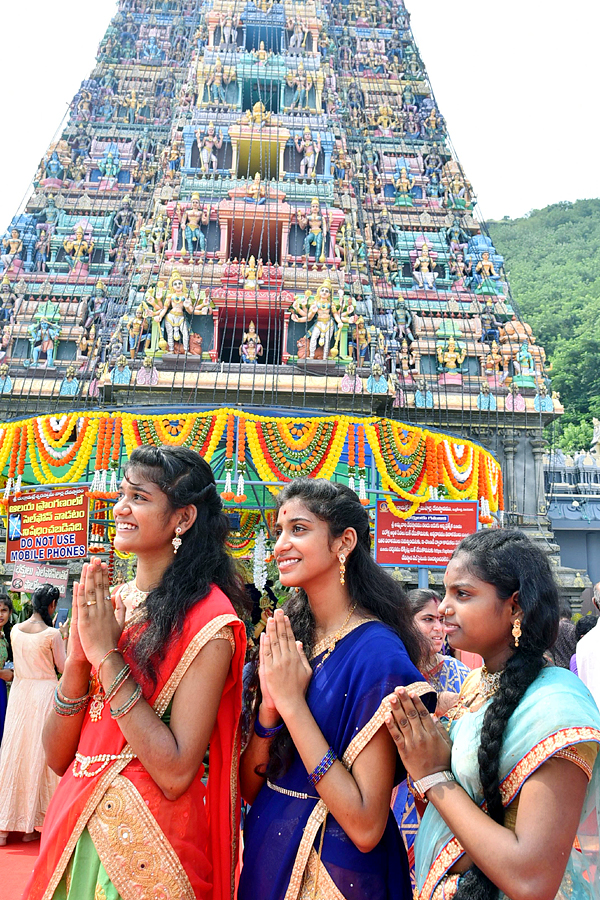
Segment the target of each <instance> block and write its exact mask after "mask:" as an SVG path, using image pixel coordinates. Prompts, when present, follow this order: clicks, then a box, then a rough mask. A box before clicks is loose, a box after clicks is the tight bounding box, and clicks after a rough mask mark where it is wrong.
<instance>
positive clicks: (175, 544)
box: [171, 525, 182, 554]
mask: <svg viewBox="0 0 600 900" xmlns="http://www.w3.org/2000/svg"><path fill="white" fill-rule="evenodd" d="M180 534H181V528H180V527H179V525H178V526H177V528H176V529H175V537H174V538H173V540H172V541H171V543H172V544H173V553H174V554H177V551H178V550H179V548H180V547H181V544H182V540H181V538H180V537H179V535H180Z"/></svg>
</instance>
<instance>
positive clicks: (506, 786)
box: [500, 726, 600, 806]
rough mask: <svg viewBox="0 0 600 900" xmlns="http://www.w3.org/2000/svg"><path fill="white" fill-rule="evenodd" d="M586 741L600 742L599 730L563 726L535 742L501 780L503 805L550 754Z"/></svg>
mask: <svg viewBox="0 0 600 900" xmlns="http://www.w3.org/2000/svg"><path fill="white" fill-rule="evenodd" d="M586 741H596V742H597V743H600V730H598V729H597V728H590V727H587V726H586V727H575V728H563V729H561V731H557V732H555V733H554V734H551V735H549V737H547V738H544V740H543V741H540V742H539V744H536V745H535V747H533V748H532V749H531V750H530V751H529V753H527V754H526V755H525V756H524V757H523V759H522V760H520V761H519V762H518V763H517V765H516V766H515V767H514V769H513V770H512V771H511V772H509V773H508V775H507V776H506V778H505V779H504V780H503V781H502V784H501V785H500V793H501V794H502V803H503V805H504V806H509V804H510V803H512V801H513V800H514V798H515V797H516V795H517V794H518V793H519V791H520V790H521V788H522V787H523V783H524V782H525V781H526V780H527V779H528V778H529V776H530V775H532V774H533V773H534V772H535V770H536V769H539V767H540V766H541V765H542V764H543V763H545V762H547V760H549V759H550V757H551V756H554V754H555V753H557V752H558V751H559V750H564V748H565V747H570V746H572V745H573V744H581V743H585V742H586Z"/></svg>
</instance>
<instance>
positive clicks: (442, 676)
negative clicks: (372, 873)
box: [392, 655, 471, 888]
mask: <svg viewBox="0 0 600 900" xmlns="http://www.w3.org/2000/svg"><path fill="white" fill-rule="evenodd" d="M470 673H471V670H470V669H469V668H468V666H465V664H464V663H462V662H460V660H458V659H454V658H453V657H452V656H441V655H440V658H439V663H438V665H437V666H435V668H434V669H433V670H432V671H430V672H427V673H426V674H425V677H426V679H427V681H428V682H429V684H431V686H432V687H433V688H435V690H436V691H437V692H438V693H441V692H442V691H452V693H456V694H458V693H459V691H460V689H461V687H462V686H463V684H464V682H465V679H466V678H467V677H468V676H469V675H470ZM392 796H393V800H392V809H393V810H394V816H395V817H396V821H397V823H398V827H399V828H400V834H401V835H402V840H403V841H404V846H405V847H406V852H407V854H408V863H409V866H410V880H411V884H412V886H413V888H414V887H415V848H414V843H415V838H416V836H417V832H418V830H419V823H420V818H419V813H418V812H417V807H416V805H415V798H414V797H413V795H412V794H411V793H409V790H408V784H407V782H406V779H405V780H404V781H402V782H401V783H400V784H399V785H398V788H397V790H396V791H395V792H394V794H393V795H392Z"/></svg>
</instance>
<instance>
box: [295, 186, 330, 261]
mask: <svg viewBox="0 0 600 900" xmlns="http://www.w3.org/2000/svg"><path fill="white" fill-rule="evenodd" d="M296 219H297V221H298V225H299V226H300V228H302V229H303V230H304V231H307V235H306V237H305V238H304V265H305V266H306V267H308V261H309V258H310V250H311V247H314V248H315V268H316V264H317V263H324V262H325V254H324V252H323V251H324V243H325V233H326V230H327V226H326V222H325V218H324V216H323V214H322V212H321V204H320V202H319V199H318V197H313V199H312V200H311V201H310V211H309V212H304V211H303V210H298V212H297V213H296Z"/></svg>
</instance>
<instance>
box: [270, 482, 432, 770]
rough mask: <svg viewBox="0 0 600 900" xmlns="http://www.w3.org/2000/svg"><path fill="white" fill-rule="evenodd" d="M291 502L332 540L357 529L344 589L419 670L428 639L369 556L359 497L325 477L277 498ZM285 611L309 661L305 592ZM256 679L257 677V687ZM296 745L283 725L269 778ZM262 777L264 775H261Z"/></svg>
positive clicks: (311, 633) (310, 624) (310, 629)
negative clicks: (392, 636) (388, 630)
mask: <svg viewBox="0 0 600 900" xmlns="http://www.w3.org/2000/svg"><path fill="white" fill-rule="evenodd" d="M290 500H300V501H301V502H302V503H303V504H304V505H305V506H306V508H307V509H308V510H309V511H310V512H311V513H312V514H313V515H315V516H317V518H319V519H321V520H322V521H323V522H326V523H327V527H328V529H329V537H330V541H333V540H335V538H338V537H340V536H341V535H342V534H343V533H344V531H345V530H346V528H354V530H355V531H356V536H357V543H356V546H355V548H354V550H353V551H352V553H350V555H349V556H348V558H347V560H346V585H347V588H348V593H349V595H350V597H351V599H352V600H353V601H354V602H355V603H356V606H357V609H359V610H361V611H363V612H367V613H369V614H370V615H372V616H374V617H375V618H377V619H379V620H380V621H381V622H383V623H384V624H385V625H388V626H389V627H390V628H392V629H393V630H394V631H395V632H396V634H398V636H399V637H400V638H401V640H402V641H403V643H404V646H405V647H406V651H407V653H408V655H409V657H410V659H411V660H412V662H413V663H414V664H415V665H416V666H418V665H419V659H420V658H421V654H422V652H423V648H424V640H423V638H422V636H421V634H420V632H419V631H418V629H417V628H416V627H415V625H414V624H413V616H412V613H411V611H410V609H409V606H408V603H407V600H406V594H405V592H404V589H403V588H402V586H401V584H399V583H398V582H397V581H394V579H393V578H392V577H391V576H390V575H388V574H387V572H386V571H385V570H384V569H382V568H381V567H380V566H378V565H377V563H376V562H375V560H374V559H373V557H372V556H371V533H370V527H369V517H368V514H367V511H366V509H365V508H364V506H362V505H361V502H360V500H359V498H358V495H357V494H356V493H355V492H354V491H351V490H350V488H349V487H346V485H344V484H338V483H336V482H332V481H326V480H325V479H324V478H295V479H294V480H293V481H291V482H290V483H289V484H287V485H286V486H285V487H284V488H283V490H282V491H281V492H280V493H279V494H278V495H277V509H278V510H279V509H280V508H281V506H282V504H283V503H287V502H289V501H290ZM284 608H285V612H286V614H287V615H288V616H289V618H290V624H291V626H292V630H293V632H294V635H295V637H296V640H299V641H302V644H303V646H304V652H305V653H306V656H307V658H308V659H310V656H311V653H312V649H313V646H314V644H315V620H314V618H313V614H312V611H311V608H310V605H309V602H308V597H307V596H306V593H305V592H304V590H302V589H301V588H300V589H298V590H296V591H295V592H294V594H293V595H292V596H291V597H290V599H289V600H288V601H287V602H286V604H285V607H284ZM257 679H258V675H256V676H255V680H254V685H253V686H254V687H256V681H257ZM256 692H257V696H256V700H255V709H258V706H259V704H260V699H261V697H260V685H258V686H257V687H256ZM293 749H294V745H293V742H292V739H291V737H290V734H289V732H288V730H287V728H286V727H285V726H284V727H283V728H282V729H281V731H280V732H278V734H277V735H276V737H275V738H274V739H273V741H272V742H271V746H270V748H269V762H268V764H267V768H266V770H265V773H264V774H265V775H266V776H267V777H269V778H278V777H280V776H281V775H282V774H283V773H284V772H285V771H286V770H287V768H288V767H289V765H290V763H291V760H292V756H293ZM261 774H262V773H261Z"/></svg>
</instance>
